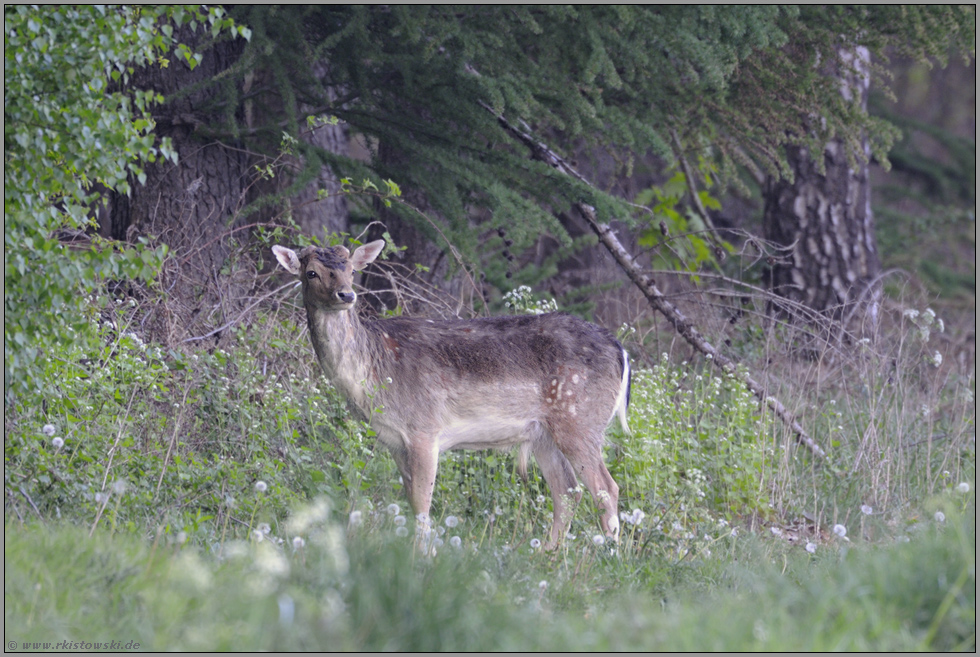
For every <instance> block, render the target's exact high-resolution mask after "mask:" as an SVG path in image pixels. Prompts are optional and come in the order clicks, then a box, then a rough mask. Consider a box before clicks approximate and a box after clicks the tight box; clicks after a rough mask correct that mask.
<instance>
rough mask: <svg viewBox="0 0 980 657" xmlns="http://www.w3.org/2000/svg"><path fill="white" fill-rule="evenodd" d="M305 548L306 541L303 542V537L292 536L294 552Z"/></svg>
mask: <svg viewBox="0 0 980 657" xmlns="http://www.w3.org/2000/svg"><path fill="white" fill-rule="evenodd" d="M305 546H306V541H305V540H303V537H302V536H294V537H293V549H294V550H302V549H303V548H304V547H305Z"/></svg>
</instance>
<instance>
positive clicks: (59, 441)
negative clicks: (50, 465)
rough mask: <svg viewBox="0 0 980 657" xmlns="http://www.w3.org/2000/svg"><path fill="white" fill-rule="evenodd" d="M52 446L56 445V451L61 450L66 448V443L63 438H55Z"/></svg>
mask: <svg viewBox="0 0 980 657" xmlns="http://www.w3.org/2000/svg"><path fill="white" fill-rule="evenodd" d="M51 444H52V445H54V448H55V449H61V448H62V447H64V446H65V441H64V440H63V439H62V438H61V436H55V437H54V438H52V439H51Z"/></svg>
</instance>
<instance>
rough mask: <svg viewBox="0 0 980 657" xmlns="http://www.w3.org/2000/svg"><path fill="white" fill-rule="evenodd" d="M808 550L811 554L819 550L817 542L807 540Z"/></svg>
mask: <svg viewBox="0 0 980 657" xmlns="http://www.w3.org/2000/svg"><path fill="white" fill-rule="evenodd" d="M806 551H807V552H809V553H810V554H814V553H815V552H816V551H817V544H816V543H813V542H811V541H807V544H806Z"/></svg>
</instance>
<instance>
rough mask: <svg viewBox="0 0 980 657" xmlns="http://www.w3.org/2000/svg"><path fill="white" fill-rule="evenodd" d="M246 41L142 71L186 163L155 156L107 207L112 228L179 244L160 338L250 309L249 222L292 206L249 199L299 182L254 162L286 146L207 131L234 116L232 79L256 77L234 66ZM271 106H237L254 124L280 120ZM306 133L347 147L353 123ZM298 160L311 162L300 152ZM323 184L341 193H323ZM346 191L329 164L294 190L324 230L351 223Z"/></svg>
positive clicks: (296, 207)
mask: <svg viewBox="0 0 980 657" xmlns="http://www.w3.org/2000/svg"><path fill="white" fill-rule="evenodd" d="M199 39H200V37H199V35H198V34H195V33H193V32H191V31H190V30H189V29H187V28H183V34H181V35H180V37H179V40H180V41H182V42H184V43H188V44H190V45H192V46H193V45H194V44H195V43H198V41H199ZM244 48H245V41H244V40H243V39H235V40H230V41H223V42H220V43H218V44H216V45H215V46H213V47H212V48H209V49H208V50H206V51H204V52H203V54H204V58H203V60H202V62H201V64H200V65H198V66H197V67H196V68H195V69H193V70H191V69H190V68H189V67H188V66H187V65H186V64H184V63H183V62H181V61H179V60H177V59H176V58H175V60H174V61H173V62H171V65H170V66H169V67H167V68H163V67H160V66H150V67H146V68H144V69H141V70H139V71H137V72H136V73H135V75H134V76H133V80H132V87H134V88H139V89H152V90H155V91H157V92H159V93H161V94H163V96H164V97H165V98H166V99H167V100H166V102H165V103H164V104H163V105H159V106H157V107H155V108H154V119H155V120H156V122H157V127H156V130H155V133H156V135H158V136H159V137H168V138H169V139H170V140H171V143H172V146H173V148H174V150H175V151H176V152H177V154H178V157H179V159H178V162H177V164H174V163H172V162H170V161H162V160H161V161H158V162H157V163H154V164H149V165H147V166H146V169H145V173H146V183H145V184H144V185H139V184H134V185H133V188H132V192H131V195H130V196H129V197H126V196H121V195H119V194H109V195H107V200H108V203H107V205H106V206H104V207H103V208H102V209H100V211H99V226H100V232H101V233H102V234H103V235H104V236H106V237H111V238H114V239H118V240H123V241H127V242H134V241H135V240H136V239H137V238H139V237H141V236H153V237H154V238H155V241H156V242H159V243H165V244H167V245H169V246H170V249H171V254H172V255H171V257H170V258H169V259H168V261H167V263H166V264H165V266H164V270H163V272H162V274H161V281H160V282H161V284H162V286H163V289H164V290H166V291H167V293H168V294H167V299H166V301H165V302H164V303H163V304H161V305H160V306H158V307H157V308H156V309H155V310H154V311H153V313H152V314H153V317H151V318H150V321H148V322H147V323H146V324H145V325H144V326H145V328H147V329H148V330H149V331H150V333H151V334H152V335H153V337H154V338H156V339H159V340H162V341H164V342H167V343H174V342H179V341H181V340H184V339H186V338H187V336H189V335H191V336H193V335H201V334H204V333H207V332H209V331H211V330H212V329H214V328H215V327H217V326H221V325H223V324H225V323H226V322H228V320H230V319H233V318H234V317H236V316H239V315H240V314H241V313H242V312H244V309H245V308H246V307H247V306H248V304H249V302H250V301H251V300H252V297H253V296H254V294H253V293H254V290H253V287H254V285H255V273H256V272H255V271H254V264H253V262H254V259H251V258H242V259H238V258H237V253H238V252H237V248H238V247H237V245H240V244H243V243H246V242H247V241H248V238H249V235H250V230H248V228H247V226H248V225H250V224H253V223H256V222H264V221H271V220H275V219H276V218H277V217H278V215H279V214H280V212H281V211H282V210H283V209H284V206H283V205H282V204H276V205H275V206H266V207H260V208H259V209H258V211H257V212H253V213H251V214H249V215H248V216H242V214H241V211H242V210H243V209H244V208H245V207H246V206H248V204H250V203H252V202H254V201H255V200H257V199H259V198H260V197H262V196H264V195H266V194H277V193H282V191H283V190H284V189H285V188H286V186H287V185H288V184H289V182H290V179H289V178H290V176H289V175H288V172H287V171H284V170H279V171H277V172H276V177H275V178H272V179H269V180H263V179H261V178H260V176H259V175H258V173H257V171H256V170H255V168H254V167H255V165H256V164H261V163H265V162H269V161H271V159H273V158H275V157H276V155H277V154H276V153H262V154H259V153H256V152H254V151H255V150H256V149H257V148H263V147H264V146H262V145H260V146H255V145H254V144H248V143H246V142H245V141H244V140H235V139H231V138H225V139H221V140H219V139H215V138H212V137H207V136H204V135H206V134H207V133H208V130H214V129H215V128H216V127H217V126H220V125H221V124H222V121H223V119H225V117H223V116H222V114H223V112H224V106H225V105H226V104H227V103H228V102H229V100H228V98H229V97H231V96H232V94H228V95H225V93H224V92H225V91H228V90H227V89H226V88H225V85H238V86H239V87H243V86H244V87H247V86H248V85H249V84H250V83H251V82H252V81H253V80H254V74H245V75H243V76H241V77H240V78H238V79H236V78H233V77H229V76H228V73H227V72H228V69H229V68H230V67H231V66H233V65H235V64H236V63H237V62H238V61H239V59H240V57H241V56H242V53H243V52H244ZM222 75H224V77H223V78H222V77H220V76H222ZM216 76H218V77H217V80H218V81H217V82H215V79H216ZM188 89H190V90H191V91H189V92H187V90H188ZM276 105H281V103H278V99H277V98H272V99H271V106H272V107H273V108H274V107H275V106H276ZM269 107H270V105H268V104H267V105H262V106H256V107H253V106H252V105H251V104H250V103H249V102H246V103H244V105H243V106H241V107H238V108H236V116H235V120H237V121H238V122H239V125H241V126H243V129H244V130H245V131H248V130H250V129H252V127H253V124H254V125H261V124H262V122H274V123H276V124H278V122H279V121H281V118H282V115H281V113H280V114H276V115H275V116H270V111H268V110H269ZM255 114H260V115H259V116H254V115H255ZM225 120H226V119H225ZM218 129H219V130H220V128H218ZM276 134H277V135H278V133H276ZM303 138H304V139H306V140H307V141H309V142H311V143H313V144H315V145H316V146H319V147H321V148H325V149H330V150H334V151H335V152H341V153H344V152H345V151H346V149H347V134H346V131H345V129H344V127H343V126H330V125H325V126H320V127H319V128H318V129H316V130H313V131H310V132H307V133H305V134H304V135H303ZM276 143H278V142H276ZM263 156H268V158H269V159H266V158H265V157H263ZM288 164H290V165H292V166H293V168H298V167H299V166H301V163H297V162H295V160H294V161H292V162H288ZM318 188H326V189H327V190H328V191H329V192H331V193H330V195H329V196H328V197H327V198H326V199H317V197H316V190H317V189H318ZM338 191H339V184H338V183H336V181H335V180H334V179H333V177H332V176H331V175H330V172H329V171H322V172H321V173H320V174H319V175H318V176H317V177H316V178H314V179H313V180H312V181H311V182H310V184H309V185H308V186H307V187H306V188H305V189H304V190H303V191H301V192H300V193H299V194H297V195H296V196H295V197H293V198H291V199H287V200H286V203H288V206H287V207H288V208H289V209H290V210H291V211H292V214H293V217H294V218H295V219H296V221H297V223H298V224H299V226H300V227H301V229H302V230H303V231H304V232H306V233H308V234H312V233H316V234H321V233H322V231H323V229H324V227H326V229H327V230H328V231H345V230H347V229H348V221H347V206H346V201H345V200H344V198H343V197H341V196H340V195H339V194H337V193H336V192H338ZM220 337H221V335H220V332H218V333H216V334H215V338H216V339H220Z"/></svg>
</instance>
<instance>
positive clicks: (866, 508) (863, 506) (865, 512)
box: [861, 504, 874, 516]
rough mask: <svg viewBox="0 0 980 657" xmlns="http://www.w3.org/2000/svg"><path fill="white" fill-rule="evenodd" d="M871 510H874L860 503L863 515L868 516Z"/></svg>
mask: <svg viewBox="0 0 980 657" xmlns="http://www.w3.org/2000/svg"><path fill="white" fill-rule="evenodd" d="M873 512H874V509H872V508H871V507H870V506H868V505H867V504H862V505H861V513H863V514H864V515H866V516H870V515H871V514H872V513H873Z"/></svg>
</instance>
